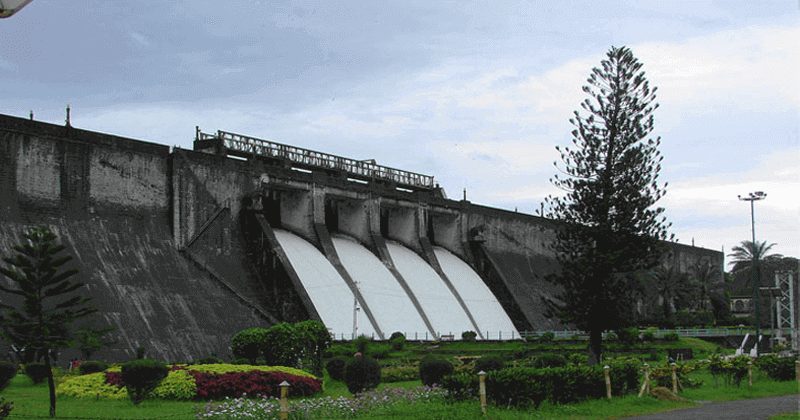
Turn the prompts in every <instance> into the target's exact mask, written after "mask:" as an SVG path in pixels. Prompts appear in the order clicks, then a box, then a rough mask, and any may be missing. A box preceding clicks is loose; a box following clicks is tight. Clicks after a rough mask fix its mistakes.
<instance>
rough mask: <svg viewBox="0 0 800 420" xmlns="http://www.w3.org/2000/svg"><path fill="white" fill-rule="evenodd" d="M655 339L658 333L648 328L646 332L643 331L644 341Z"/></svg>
mask: <svg viewBox="0 0 800 420" xmlns="http://www.w3.org/2000/svg"><path fill="white" fill-rule="evenodd" d="M655 339H656V334H655V333H654V332H653V331H651V330H649V329H647V330H645V331H644V332H642V341H645V342H652V341H654V340H655Z"/></svg>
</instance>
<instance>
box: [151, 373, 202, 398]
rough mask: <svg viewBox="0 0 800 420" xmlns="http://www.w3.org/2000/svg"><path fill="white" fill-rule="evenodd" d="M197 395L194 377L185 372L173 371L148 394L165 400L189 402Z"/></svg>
mask: <svg viewBox="0 0 800 420" xmlns="http://www.w3.org/2000/svg"><path fill="white" fill-rule="evenodd" d="M196 394H197V385H196V384H195V382H194V376H192V375H190V374H189V372H187V371H185V370H173V371H170V372H169V373H168V374H167V377H166V378H164V379H163V380H162V381H161V383H160V384H158V386H157V387H156V388H155V389H154V390H153V392H151V393H150V396H151V397H154V398H162V399H165V400H191V399H192V398H194V397H195V395H196Z"/></svg>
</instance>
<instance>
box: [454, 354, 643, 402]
mask: <svg viewBox="0 0 800 420" xmlns="http://www.w3.org/2000/svg"><path fill="white" fill-rule="evenodd" d="M610 374H611V390H612V393H614V394H616V395H622V394H625V393H630V392H636V390H637V387H638V385H639V380H638V379H639V377H638V362H635V361H628V360H622V361H614V362H612V369H611V372H610ZM442 387H443V388H445V389H446V390H447V391H448V397H449V398H451V399H467V398H472V397H474V396H476V395H477V392H478V377H477V375H468V374H463V373H462V374H456V375H449V376H446V377H445V378H443V379H442ZM486 393H487V397H488V398H489V400H490V401H492V402H493V403H495V404H497V405H502V406H514V407H520V408H524V407H539V405H540V404H541V403H542V401H545V400H548V401H550V402H552V403H556V404H564V403H571V402H576V401H581V400H585V399H590V398H602V397H603V396H604V395H605V379H604V376H603V368H602V366H566V367H559V368H543V369H536V368H524V367H522V368H506V369H501V370H498V371H493V372H489V373H488V374H487V375H486Z"/></svg>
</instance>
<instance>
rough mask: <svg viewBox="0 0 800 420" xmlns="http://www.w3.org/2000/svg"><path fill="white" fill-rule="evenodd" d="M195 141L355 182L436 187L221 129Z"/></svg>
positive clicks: (427, 179) (428, 179) (414, 176)
mask: <svg viewBox="0 0 800 420" xmlns="http://www.w3.org/2000/svg"><path fill="white" fill-rule="evenodd" d="M196 140H198V141H216V142H220V143H221V146H222V147H223V148H224V149H225V151H226V152H227V153H229V154H232V155H234V156H240V157H249V156H253V155H255V156H263V157H268V158H278V159H286V160H288V161H290V162H293V163H297V164H300V165H303V166H307V167H312V168H321V169H334V170H340V171H344V172H347V173H348V174H349V175H351V176H353V177H355V178H357V179H362V180H371V179H380V180H385V181H391V182H394V183H396V184H398V185H401V186H406V187H412V188H416V189H432V188H434V186H435V184H434V180H433V176H430V175H423V174H419V173H415V172H409V171H404V170H401V169H395V168H390V167H388V166H383V165H378V164H376V163H375V162H374V161H373V160H356V159H350V158H346V157H343V156H337V155H332V154H330V153H324V152H318V151H316V150H311V149H304V148H301V147H296V146H290V145H288V144H282V143H276V142H274V141H269V140H264V139H259V138H256V137H250V136H245V135H242V134H236V133H231V132H227V131H222V130H218V131H217V133H216V134H208V133H203V132H201V131H200V130H199V129H198V130H197V133H196Z"/></svg>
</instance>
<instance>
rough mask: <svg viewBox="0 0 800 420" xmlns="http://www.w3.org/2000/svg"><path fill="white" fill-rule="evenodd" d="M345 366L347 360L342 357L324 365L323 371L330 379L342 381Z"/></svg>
mask: <svg viewBox="0 0 800 420" xmlns="http://www.w3.org/2000/svg"><path fill="white" fill-rule="evenodd" d="M346 366H347V359H345V358H344V357H334V358H333V359H331V360H328V363H326V364H325V370H327V371H328V375H331V379H335V380H337V381H343V380H344V371H345V367H346Z"/></svg>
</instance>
